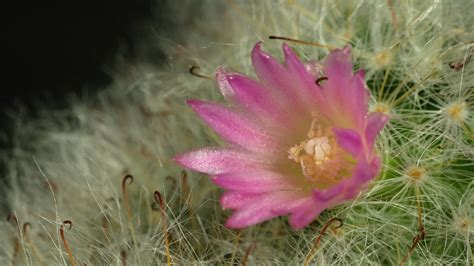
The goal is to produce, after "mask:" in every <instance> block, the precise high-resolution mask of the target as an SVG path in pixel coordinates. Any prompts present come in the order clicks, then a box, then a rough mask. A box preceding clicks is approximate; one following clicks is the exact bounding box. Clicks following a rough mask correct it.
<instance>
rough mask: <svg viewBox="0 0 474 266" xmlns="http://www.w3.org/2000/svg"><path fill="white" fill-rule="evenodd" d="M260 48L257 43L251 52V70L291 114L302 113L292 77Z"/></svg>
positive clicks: (302, 108)
mask: <svg viewBox="0 0 474 266" xmlns="http://www.w3.org/2000/svg"><path fill="white" fill-rule="evenodd" d="M260 46H261V43H257V44H256V45H255V46H254V48H253V50H252V63H253V68H254V69H255V73H256V74H257V77H258V79H259V81H260V82H262V84H263V85H264V86H265V87H267V88H269V89H272V90H273V91H274V93H275V94H277V95H279V96H280V97H282V98H283V99H284V100H285V101H286V103H287V104H286V106H288V107H291V109H292V111H293V112H296V113H304V111H305V109H304V106H301V102H302V99H301V98H300V93H299V91H298V89H295V85H294V83H293V80H292V77H291V76H290V75H289V74H288V71H287V70H286V68H284V67H283V66H282V65H281V64H280V63H279V62H278V60H276V59H274V58H273V57H272V56H270V55H269V54H267V53H265V52H263V51H262V49H261V47H260Z"/></svg>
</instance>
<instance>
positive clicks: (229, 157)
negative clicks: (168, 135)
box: [174, 148, 270, 175]
mask: <svg viewBox="0 0 474 266" xmlns="http://www.w3.org/2000/svg"><path fill="white" fill-rule="evenodd" d="M174 160H175V161H176V162H177V163H178V164H180V165H182V166H184V167H186V168H189V169H192V170H194V171H197V172H201V173H207V174H211V175H216V174H220V173H224V172H232V171H244V170H248V169H252V168H253V169H261V168H265V167H269V166H270V165H269V164H270V162H268V161H267V160H265V161H264V160H263V159H262V158H256V157H254V156H252V155H250V154H249V153H248V151H241V150H235V149H229V148H204V149H201V150H197V151H191V152H187V153H184V154H181V155H178V156H176V157H174Z"/></svg>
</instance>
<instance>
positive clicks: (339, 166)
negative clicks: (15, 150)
mask: <svg viewBox="0 0 474 266" xmlns="http://www.w3.org/2000/svg"><path fill="white" fill-rule="evenodd" d="M349 158H350V156H348V154H347V153H346V152H345V151H344V150H342V148H341V147H340V146H339V145H338V144H337V142H336V138H335V136H334V134H333V133H332V130H331V128H324V129H323V128H322V126H321V125H320V124H318V122H317V120H316V119H315V118H314V119H313V121H312V122H311V127H310V129H309V131H308V133H307V138H306V139H305V140H303V141H301V142H300V143H299V144H298V145H294V146H292V147H291V148H290V149H289V150H288V159H290V160H292V161H294V162H295V163H298V164H299V165H300V168H301V173H302V174H303V176H304V177H305V179H306V180H307V181H310V182H311V183H313V184H314V186H316V187H318V188H327V187H330V186H333V185H335V184H337V183H339V182H340V181H341V180H342V178H344V177H348V176H349V174H350V170H351V168H352V163H351V162H350V160H349Z"/></svg>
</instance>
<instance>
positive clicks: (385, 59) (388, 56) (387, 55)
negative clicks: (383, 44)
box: [372, 50, 393, 68]
mask: <svg viewBox="0 0 474 266" xmlns="http://www.w3.org/2000/svg"><path fill="white" fill-rule="evenodd" d="M372 61H373V63H374V64H375V65H376V66H377V67H378V68H386V67H387V66H388V65H390V64H391V63H392V61H393V54H392V52H391V51H390V50H384V51H381V52H379V53H377V54H375V55H374V57H373V59H372Z"/></svg>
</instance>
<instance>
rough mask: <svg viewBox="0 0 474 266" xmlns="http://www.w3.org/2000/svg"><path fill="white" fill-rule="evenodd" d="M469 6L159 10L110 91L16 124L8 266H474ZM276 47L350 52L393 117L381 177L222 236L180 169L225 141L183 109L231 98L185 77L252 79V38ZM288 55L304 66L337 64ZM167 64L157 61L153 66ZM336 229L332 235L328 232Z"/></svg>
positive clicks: (282, 4) (211, 210)
mask: <svg viewBox="0 0 474 266" xmlns="http://www.w3.org/2000/svg"><path fill="white" fill-rule="evenodd" d="M470 5H471V3H470V2H469V1H467V0H466V1H442V0H432V1H408V0H406V1H390V0H388V1H356V0H354V1H326V0H323V1H296V0H288V1H283V0H280V1H257V0H255V1H252V0H248V1H242V2H240V1H225V2H218V1H190V0H189V1H169V2H166V4H164V5H163V6H164V8H165V9H166V12H162V13H166V14H170V16H173V20H172V22H173V26H172V27H171V28H172V30H170V29H169V28H168V27H167V25H155V24H153V22H149V24H147V25H148V26H149V27H148V29H149V31H145V32H146V34H145V36H143V32H141V36H137V43H139V44H140V45H139V47H141V48H140V50H139V51H138V52H139V54H140V56H139V58H138V59H137V60H135V61H134V62H127V61H123V60H122V61H121V60H117V66H116V67H115V68H114V69H115V70H114V71H112V72H111V73H112V75H113V77H114V81H113V82H112V83H111V84H110V85H109V86H108V87H107V88H106V89H104V90H102V91H101V92H100V93H98V94H97V95H95V96H94V97H74V98H71V99H69V102H70V108H69V109H67V110H61V111H52V110H44V111H43V112H42V113H40V115H39V116H38V117H37V118H34V119H27V118H24V117H21V116H17V117H16V124H15V125H16V128H15V135H14V138H13V140H12V144H13V146H14V147H13V149H11V150H9V151H6V152H3V153H2V154H1V159H2V161H3V162H4V163H5V165H6V166H7V170H8V171H7V182H6V184H7V185H6V186H5V187H4V188H3V191H1V193H2V195H5V198H4V202H3V204H4V206H5V208H4V210H2V213H1V215H3V217H5V218H6V217H7V216H8V217H9V219H8V221H5V220H3V221H2V222H0V230H1V234H2V236H3V242H2V246H1V247H0V264H2V265H3V264H8V263H12V264H28V265H51V264H87V265H96V264H120V263H123V264H128V265H155V264H163V263H167V261H168V260H171V262H172V263H174V264H180V265H194V264H233V263H242V264H245V263H249V264H302V263H304V262H305V261H306V262H311V263H317V264H318V265H319V264H321V265H326V264H340V265H343V264H361V265H367V264H374V265H379V264H390V265H391V264H400V263H413V264H427V265H428V264H440V265H450V264H456V265H472V264H474V259H473V254H472V246H473V244H474V209H473V206H474V179H473V177H474V159H473V158H474V87H473V84H474V59H473V62H470V63H469V60H468V59H470V57H471V54H472V53H474V51H473V50H474V36H473V34H472V33H473V29H472V27H473V26H472V25H474V18H473V17H472V14H470V12H469V7H470ZM269 35H276V36H285V37H288V38H295V39H299V40H305V41H310V42H318V43H320V44H323V45H320V46H329V47H342V46H344V45H346V44H351V45H352V47H353V59H354V61H355V65H356V67H357V68H364V69H365V71H366V81H367V85H368V87H369V89H370V90H371V93H372V97H371V103H370V106H371V108H372V109H373V110H378V111H381V112H386V113H388V114H390V116H391V121H390V123H389V124H388V125H387V127H386V128H385V129H384V131H383V132H382V134H381V135H380V136H379V138H378V141H377V147H378V150H379V152H380V154H381V157H382V158H383V167H382V170H381V173H380V176H379V177H377V179H376V180H374V181H373V182H371V183H370V186H369V188H368V189H367V192H366V193H363V194H361V195H360V196H359V198H358V199H357V200H355V201H354V202H351V203H347V204H345V205H342V206H339V207H336V208H333V209H331V210H328V211H326V212H324V213H323V214H322V215H320V216H319V217H318V219H317V221H316V222H314V223H313V224H311V225H310V226H308V227H307V228H305V229H303V230H301V231H295V230H292V229H291V228H290V227H289V226H288V224H287V221H286V218H278V219H274V220H272V221H268V222H265V223H263V224H261V225H258V226H254V227H251V228H247V229H244V230H230V229H227V228H225V227H224V225H223V224H224V221H225V218H226V217H227V216H228V213H226V212H224V211H222V210H221V209H220V206H219V202H218V197H219V195H220V193H221V190H220V189H218V188H216V187H215V186H214V185H213V184H211V182H210V181H209V180H208V179H207V177H205V176H202V175H200V174H197V173H192V172H188V173H186V172H182V169H180V168H179V167H178V166H177V165H176V164H174V163H173V162H172V160H171V158H172V156H173V155H175V154H178V153H180V152H183V151H185V150H189V149H192V148H197V147H203V146H206V145H208V144H209V143H214V144H215V143H216V142H219V141H220V140H219V139H217V138H216V136H215V135H214V133H213V132H211V130H209V129H207V128H206V127H205V126H204V125H203V124H202V123H201V122H198V119H196V116H195V115H194V114H193V113H192V111H191V110H190V109H189V108H188V107H187V106H186V105H185V104H184V101H185V99H188V98H201V99H207V100H217V101H218V100H221V96H220V95H219V91H218V89H217V88H216V85H215V82H213V81H210V80H209V79H207V78H199V77H196V76H193V75H191V74H190V73H189V66H190V65H193V66H197V67H199V69H197V68H196V69H195V70H196V71H197V72H198V73H199V74H201V75H203V76H208V77H211V79H213V75H214V71H215V69H216V68H217V67H218V66H221V65H224V66H225V67H226V68H229V69H232V70H235V71H238V72H242V73H245V74H248V75H253V74H252V70H251V61H250V56H249V55H250V50H251V48H252V46H253V45H254V44H255V43H256V42H257V41H260V40H264V41H265V43H264V49H265V50H267V51H269V52H270V53H272V54H274V55H280V54H281V51H280V47H281V43H282V42H281V41H280V40H268V36H269ZM289 44H290V45H291V46H292V47H293V48H294V49H295V51H296V52H297V53H298V54H299V56H300V57H301V58H302V59H303V60H322V59H324V57H325V55H326V54H327V53H328V49H326V48H324V47H316V46H311V45H302V44H298V43H292V42H289ZM157 51H160V52H162V53H164V54H165V55H166V57H167V60H166V61H165V62H164V63H163V64H157V63H156V62H153V61H152V59H153V58H154V57H153V55H154V54H155V53H156V52H157ZM449 108H455V110H454V109H449ZM456 108H457V109H456ZM127 174H130V175H132V176H133V179H132V178H128V179H124V177H125V176H126V175H127ZM130 181H133V183H130ZM122 182H123V183H122ZM121 186H122V187H121ZM154 191H158V192H159V193H158V194H159V195H158V194H154ZM159 196H161V197H162V199H163V202H162V203H163V206H162V207H160V202H157V201H156V200H158V198H159ZM155 198H156V200H155ZM163 209H164V210H163ZM334 217H337V219H338V220H337V221H339V223H340V224H339V225H340V227H339V228H336V226H335V225H334V224H332V225H328V224H327V222H328V221H330V220H331V219H332V218H334ZM339 219H340V220H339ZM64 221H70V222H71V223H72V228H71V229H70V230H69V231H68V230H67V225H66V224H64V223H63V222H64ZM332 221H335V220H332ZM326 225H327V230H326V232H325V234H322V233H321V234H320V232H321V230H322V228H323V227H325V226H326ZM423 236H424V237H423ZM414 237H415V238H417V237H418V239H417V240H415V241H414ZM63 238H64V239H63ZM65 243H67V246H66V244H65ZM68 249H69V250H68Z"/></svg>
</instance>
